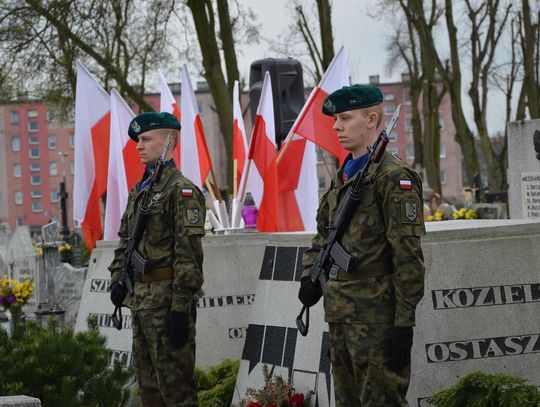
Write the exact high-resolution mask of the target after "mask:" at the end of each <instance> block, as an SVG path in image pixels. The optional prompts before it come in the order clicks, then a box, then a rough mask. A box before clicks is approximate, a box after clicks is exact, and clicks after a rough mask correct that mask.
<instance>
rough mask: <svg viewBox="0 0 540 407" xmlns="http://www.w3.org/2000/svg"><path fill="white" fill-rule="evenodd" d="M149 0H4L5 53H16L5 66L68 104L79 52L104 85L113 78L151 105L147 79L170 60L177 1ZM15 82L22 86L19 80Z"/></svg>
mask: <svg viewBox="0 0 540 407" xmlns="http://www.w3.org/2000/svg"><path fill="white" fill-rule="evenodd" d="M154 3H155V2H141V1H135V0H111V1H107V2H97V1H93V0H83V1H75V0H67V1H62V2H47V3H44V2H42V1H39V0H25V1H24V2H20V1H16V0H8V1H5V2H3V3H2V6H1V8H0V39H1V40H2V43H3V46H4V50H6V51H7V52H6V54H4V58H3V59H7V58H9V57H13V56H15V55H16V56H17V58H16V62H15V63H13V64H12V65H11V67H10V69H11V71H10V73H9V74H10V75H11V76H12V77H13V76H17V77H18V78H19V79H20V80H21V82H24V83H25V84H26V86H27V88H30V89H34V90H37V92H38V93H39V96H41V97H45V98H46V99H47V98H49V99H54V100H65V101H66V104H68V103H71V102H72V100H73V95H74V91H75V83H76V78H75V71H74V61H75V59H76V58H81V59H83V60H84V61H85V62H86V63H87V64H88V65H89V66H91V67H93V68H95V69H96V70H97V71H98V74H99V76H100V78H101V79H102V80H103V82H104V85H105V86H106V87H109V86H110V85H114V86H116V87H118V89H119V91H120V93H121V94H123V95H124V96H126V97H128V98H129V99H131V100H132V101H133V102H135V103H137V104H138V105H139V106H140V107H141V108H142V109H143V110H152V108H151V106H150V105H148V104H147V103H146V102H145V100H144V91H145V85H146V84H145V81H146V77H147V74H148V72H149V71H151V70H155V69H156V68H157V67H158V66H159V64H161V63H163V62H164V61H166V60H167V56H168V53H167V42H166V36H167V32H168V22H169V17H170V15H171V12H172V10H173V8H174V6H175V1H174V0H164V1H160V2H159V7H158V6H157V4H154ZM66 79H67V81H66ZM133 83H135V84H136V85H133ZM36 85H37V86H36ZM18 90H19V91H22V92H24V91H25V89H24V88H23V87H22V86H21V87H20V88H19V89H18ZM12 96H13V95H12Z"/></svg>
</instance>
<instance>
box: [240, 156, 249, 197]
mask: <svg viewBox="0 0 540 407" xmlns="http://www.w3.org/2000/svg"><path fill="white" fill-rule="evenodd" d="M251 161H252V159H248V162H247V165H246V170H245V172H244V174H245V175H244V176H243V177H242V178H243V180H244V185H242V192H241V194H240V199H239V200H238V202H240V204H243V203H244V195H245V193H246V186H247V180H248V177H249V167H250V166H251Z"/></svg>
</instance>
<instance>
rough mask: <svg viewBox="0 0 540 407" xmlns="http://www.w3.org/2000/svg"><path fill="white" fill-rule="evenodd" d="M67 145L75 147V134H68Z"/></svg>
mask: <svg viewBox="0 0 540 407" xmlns="http://www.w3.org/2000/svg"><path fill="white" fill-rule="evenodd" d="M69 146H70V147H71V148H75V136H74V135H73V134H72V135H70V136H69Z"/></svg>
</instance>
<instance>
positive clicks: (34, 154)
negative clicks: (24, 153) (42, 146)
mask: <svg viewBox="0 0 540 407" xmlns="http://www.w3.org/2000/svg"><path fill="white" fill-rule="evenodd" d="M28 154H29V155H30V158H39V147H35V148H31V149H30V150H28Z"/></svg>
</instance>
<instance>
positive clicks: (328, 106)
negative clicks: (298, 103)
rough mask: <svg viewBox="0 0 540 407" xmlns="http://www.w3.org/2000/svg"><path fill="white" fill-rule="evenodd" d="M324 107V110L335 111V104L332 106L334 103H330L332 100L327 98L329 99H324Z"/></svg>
mask: <svg viewBox="0 0 540 407" xmlns="http://www.w3.org/2000/svg"><path fill="white" fill-rule="evenodd" d="M324 108H325V109H326V110H328V111H329V112H330V113H335V111H336V106H334V104H333V103H332V101H331V100H329V99H326V100H325V101H324Z"/></svg>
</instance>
